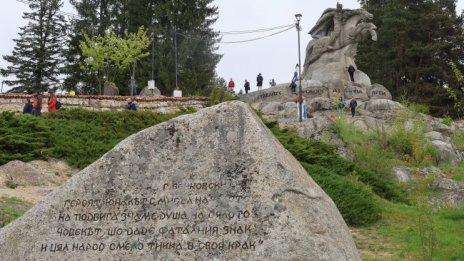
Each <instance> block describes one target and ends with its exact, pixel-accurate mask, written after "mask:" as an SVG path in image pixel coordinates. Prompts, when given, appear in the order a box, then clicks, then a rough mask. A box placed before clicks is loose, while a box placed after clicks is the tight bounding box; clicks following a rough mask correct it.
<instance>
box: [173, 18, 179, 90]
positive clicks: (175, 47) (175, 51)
mask: <svg viewBox="0 0 464 261" xmlns="http://www.w3.org/2000/svg"><path fill="white" fill-rule="evenodd" d="M174 63H175V64H176V65H175V66H176V90H179V85H178V84H177V24H176V25H174Z"/></svg>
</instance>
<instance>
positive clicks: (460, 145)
mask: <svg viewBox="0 0 464 261" xmlns="http://www.w3.org/2000/svg"><path fill="white" fill-rule="evenodd" d="M451 142H453V144H454V146H456V148H457V149H458V150H462V151H464V130H462V129H459V130H456V132H455V133H454V134H453V136H451Z"/></svg>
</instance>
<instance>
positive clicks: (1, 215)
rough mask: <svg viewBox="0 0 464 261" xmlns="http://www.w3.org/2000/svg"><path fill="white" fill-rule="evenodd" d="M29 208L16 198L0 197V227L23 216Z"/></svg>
mask: <svg viewBox="0 0 464 261" xmlns="http://www.w3.org/2000/svg"><path fill="white" fill-rule="evenodd" d="M31 206H32V204H30V203H28V202H25V201H22V200H20V199H18V198H14V197H13V198H8V197H0V227H3V226H6V225H7V224H9V223H11V221H13V220H15V219H16V218H18V217H20V216H21V215H23V214H24V212H26V211H27V210H28V209H29V208H30V207H31Z"/></svg>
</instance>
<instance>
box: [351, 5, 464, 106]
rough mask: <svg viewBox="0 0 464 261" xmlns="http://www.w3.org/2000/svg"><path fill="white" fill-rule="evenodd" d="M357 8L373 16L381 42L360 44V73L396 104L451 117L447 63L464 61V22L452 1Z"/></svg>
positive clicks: (452, 78) (449, 81)
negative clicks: (414, 104) (400, 102)
mask: <svg viewBox="0 0 464 261" xmlns="http://www.w3.org/2000/svg"><path fill="white" fill-rule="evenodd" d="M360 3H361V4H362V5H363V7H364V8H366V9H367V10H368V11H369V12H371V13H372V14H373V15H374V24H376V25H377V27H378V35H379V38H378V41H377V42H374V43H367V42H366V43H361V44H360V46H359V49H358V55H357V64H358V67H360V68H363V69H364V70H365V71H366V73H367V74H368V75H369V76H370V77H371V79H372V80H373V82H378V83H381V84H383V85H385V86H386V87H387V88H388V89H389V90H390V91H391V92H392V94H393V97H394V99H399V98H400V97H403V98H404V97H406V98H407V99H409V100H410V101H413V102H418V103H425V104H427V105H429V106H430V111H431V113H432V114H434V115H441V114H444V113H447V112H449V113H452V110H453V109H452V106H450V98H449V96H448V94H447V92H446V90H445V88H444V86H447V85H449V84H451V85H453V83H454V82H455V79H454V77H453V74H452V70H451V68H450V66H449V62H450V61H451V62H454V63H456V64H460V63H459V62H460V61H462V60H463V59H462V58H463V52H462V51H463V21H462V17H460V16H457V15H456V4H455V1H454V0H437V1H427V0H415V1H405V0H388V1H385V0H368V1H360ZM373 61H375V62H373Z"/></svg>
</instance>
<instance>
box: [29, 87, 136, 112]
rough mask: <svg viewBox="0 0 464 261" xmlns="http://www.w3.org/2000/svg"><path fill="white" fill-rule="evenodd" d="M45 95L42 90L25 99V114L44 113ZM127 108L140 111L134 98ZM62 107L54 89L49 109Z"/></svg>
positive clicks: (50, 96) (49, 99)
mask: <svg viewBox="0 0 464 261" xmlns="http://www.w3.org/2000/svg"><path fill="white" fill-rule="evenodd" d="M43 100H44V95H43V94H42V93H41V92H36V93H34V95H33V96H32V101H31V99H30V98H26V99H24V100H23V103H24V106H23V114H32V115H34V116H40V115H42V108H43V102H44V101H43ZM126 101H127V109H128V110H132V111H138V109H137V106H136V105H135V102H134V101H133V100H132V98H127V100H126ZM60 108H61V102H59V101H58V99H57V97H56V95H55V93H54V92H53V91H49V92H48V100H47V109H48V111H49V112H52V111H56V110H58V109H60Z"/></svg>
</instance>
